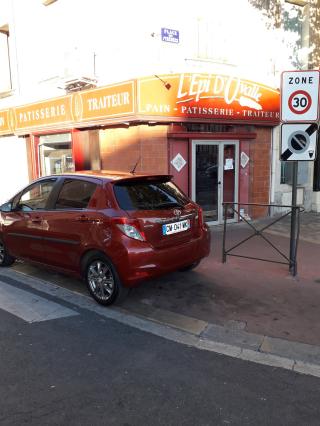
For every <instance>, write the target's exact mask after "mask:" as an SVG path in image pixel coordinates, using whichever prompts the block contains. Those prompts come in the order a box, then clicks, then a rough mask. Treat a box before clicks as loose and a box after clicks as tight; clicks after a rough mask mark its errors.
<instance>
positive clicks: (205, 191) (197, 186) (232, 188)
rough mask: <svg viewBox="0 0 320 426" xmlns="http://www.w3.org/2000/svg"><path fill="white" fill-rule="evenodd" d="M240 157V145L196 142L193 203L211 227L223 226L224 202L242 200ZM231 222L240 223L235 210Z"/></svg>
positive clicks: (193, 169)
mask: <svg viewBox="0 0 320 426" xmlns="http://www.w3.org/2000/svg"><path fill="white" fill-rule="evenodd" d="M238 155H239V154H238V142H237V141H227V142H224V141H219V142H218V141H214V142H211V141H193V142H192V199H193V200H194V201H196V202H197V203H198V204H199V205H200V206H201V207H202V209H203V214H204V219H205V221H206V222H208V223H209V224H219V223H222V222H223V219H224V212H223V206H222V203H223V202H224V201H230V202H237V200H238ZM227 220H228V221H230V222H232V221H236V220H237V217H236V215H235V213H234V212H233V211H232V209H228V211H227Z"/></svg>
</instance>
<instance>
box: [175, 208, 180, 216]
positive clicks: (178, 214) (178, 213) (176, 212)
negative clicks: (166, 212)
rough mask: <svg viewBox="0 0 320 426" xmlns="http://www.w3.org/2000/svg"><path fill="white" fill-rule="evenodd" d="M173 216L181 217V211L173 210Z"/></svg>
mask: <svg viewBox="0 0 320 426" xmlns="http://www.w3.org/2000/svg"><path fill="white" fill-rule="evenodd" d="M173 214H174V215H175V216H178V217H180V216H181V210H178V209H174V210H173Z"/></svg>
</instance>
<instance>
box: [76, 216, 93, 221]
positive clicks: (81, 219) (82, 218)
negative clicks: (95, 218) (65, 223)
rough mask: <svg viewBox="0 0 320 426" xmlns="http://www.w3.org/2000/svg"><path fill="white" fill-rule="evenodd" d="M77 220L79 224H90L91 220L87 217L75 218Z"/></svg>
mask: <svg viewBox="0 0 320 426" xmlns="http://www.w3.org/2000/svg"><path fill="white" fill-rule="evenodd" d="M75 220H76V221H77V222H90V219H89V218H88V217H87V216H85V215H81V216H78V217H76V218H75Z"/></svg>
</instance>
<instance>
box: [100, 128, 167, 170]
mask: <svg viewBox="0 0 320 426" xmlns="http://www.w3.org/2000/svg"><path fill="white" fill-rule="evenodd" d="M100 152H101V165H102V169H105V170H118V171H126V172H128V171H130V170H132V168H133V167H134V165H135V163H136V162H137V161H138V159H139V158H140V159H139V163H138V165H137V167H136V171H137V172H147V173H168V143H167V125H157V126H148V125H137V126H130V127H128V128H113V129H106V130H100Z"/></svg>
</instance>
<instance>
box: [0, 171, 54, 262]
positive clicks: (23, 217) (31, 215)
mask: <svg viewBox="0 0 320 426" xmlns="http://www.w3.org/2000/svg"><path fill="white" fill-rule="evenodd" d="M56 180H57V179H55V178H52V179H45V180H41V181H38V182H35V183H33V184H32V185H30V186H29V187H27V188H26V189H24V190H23V191H22V193H21V195H20V196H19V197H18V198H17V200H16V202H15V203H14V205H13V209H12V211H10V212H6V213H3V234H4V238H5V243H6V245H7V247H8V250H9V252H10V254H12V255H13V256H16V257H22V258H24V259H30V260H33V261H37V262H44V260H45V256H44V251H43V241H42V238H43V215H44V212H45V211H46V206H47V203H48V201H49V199H50V196H51V194H52V191H53V188H54V186H55V183H56Z"/></svg>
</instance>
